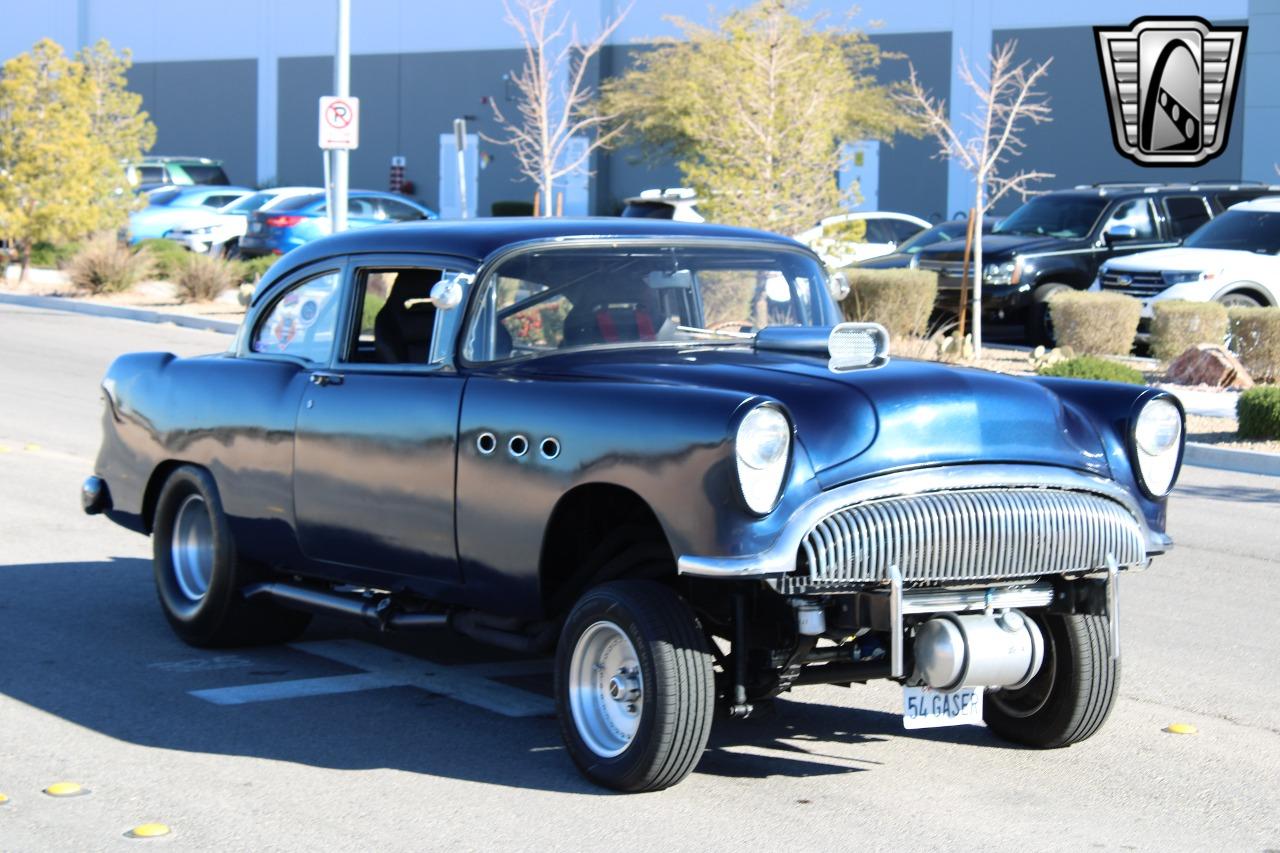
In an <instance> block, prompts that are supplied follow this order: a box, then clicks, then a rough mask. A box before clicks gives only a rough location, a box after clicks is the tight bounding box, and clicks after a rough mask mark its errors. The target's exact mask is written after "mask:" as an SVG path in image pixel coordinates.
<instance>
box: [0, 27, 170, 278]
mask: <svg viewBox="0 0 1280 853" xmlns="http://www.w3.org/2000/svg"><path fill="white" fill-rule="evenodd" d="M81 60H83V61H78V60H76V59H72V58H70V57H68V56H67V55H66V54H65V53H64V52H63V50H62V48H61V47H60V46H59V45H58V44H57V43H56V42H54V41H52V40H50V39H43V40H41V41H40V42H37V43H36V45H35V46H34V47H33V48H32V49H31V50H30V51H29V52H27V53H24V54H21V55H19V56H16V57H14V58H13V59H10V60H8V61H7V62H5V63H4V66H3V68H2V69H0V235H3V236H4V237H5V238H6V239H8V240H10V241H11V242H12V243H13V245H14V246H15V247H16V248H17V250H18V253H19V257H20V260H21V263H22V276H23V277H24V278H25V276H26V271H27V266H28V263H29V261H30V256H31V248H32V247H33V246H34V245H35V244H36V243H39V242H47V243H62V242H67V241H71V240H80V239H83V238H84V237H85V236H87V235H89V234H91V233H93V232H95V231H101V230H105V229H116V228H120V227H122V226H123V225H124V224H125V221H126V216H127V213H128V210H129V208H130V207H131V205H132V203H133V198H132V194H131V193H130V192H129V189H128V184H127V182H126V181H125V176H124V163H123V159H124V158H136V157H137V156H139V155H140V154H141V152H142V149H143V148H145V147H147V146H149V145H150V143H151V141H152V140H153V139H154V134H155V128H154V127H153V126H152V125H151V124H150V122H148V121H147V120H146V116H145V114H142V113H139V111H138V106H139V100H138V98H137V96H135V95H132V94H131V93H129V92H127V91H126V90H125V88H124V87H125V80H124V70H125V69H127V68H128V63H129V58H128V54H124V55H122V56H117V55H116V54H114V53H113V52H112V51H111V48H110V46H109V45H107V43H106V42H99V43H98V44H97V45H94V46H93V47H92V48H89V49H86V50H85V51H83V52H82V54H81Z"/></svg>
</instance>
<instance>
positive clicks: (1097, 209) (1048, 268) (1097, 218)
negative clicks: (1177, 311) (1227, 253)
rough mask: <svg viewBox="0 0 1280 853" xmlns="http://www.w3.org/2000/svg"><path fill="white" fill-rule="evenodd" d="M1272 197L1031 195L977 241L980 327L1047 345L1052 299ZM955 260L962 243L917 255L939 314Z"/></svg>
mask: <svg viewBox="0 0 1280 853" xmlns="http://www.w3.org/2000/svg"><path fill="white" fill-rule="evenodd" d="M1274 193H1280V186H1267V185H1264V184H1248V183H1232V184H1225V183H1223V184H1216V183H1204V184H1146V183H1137V184H1134V183H1107V184H1094V185H1093V186H1087V187H1086V186H1080V187H1076V188H1075V189H1071V190H1057V191H1055V192H1051V193H1046V194H1045V195H1041V196H1036V197H1035V198H1033V199H1031V200H1030V201H1028V202H1027V203H1025V204H1023V205H1022V206H1021V207H1019V208H1018V209H1017V210H1015V211H1014V212H1013V213H1011V214H1009V215H1008V216H1006V217H1005V218H1004V220H1003V221H1001V222H1000V224H999V225H997V226H996V227H995V228H993V229H992V231H991V233H990V234H989V235H986V236H984V237H983V238H982V266H983V269H982V313H983V318H984V320H987V321H989V322H991V323H995V324H1015V325H1016V326H1017V327H1018V328H1019V330H1020V331H1021V333H1022V335H1023V336H1024V337H1025V338H1026V339H1027V340H1028V341H1029V342H1030V343H1033V344H1046V345H1047V344H1051V343H1052V342H1053V329H1052V326H1051V325H1050V320H1049V306H1048V301H1049V297H1051V296H1052V295H1053V294H1055V293H1059V292H1061V291H1063V290H1067V289H1070V288H1074V289H1076V290H1084V289H1086V288H1088V287H1089V286H1090V284H1092V282H1093V280H1094V279H1095V278H1096V277H1097V274H1098V268H1099V267H1100V266H1101V265H1102V263H1103V262H1104V261H1107V260H1109V259H1111V258H1114V257H1118V256H1120V255H1129V254H1136V253H1137V252H1144V251H1149V250H1151V249H1161V248H1168V247H1170V246H1176V245H1177V244H1178V243H1180V242H1181V241H1182V239H1183V238H1184V237H1186V236H1187V235H1189V234H1190V233H1191V232H1193V231H1195V230H1196V229H1197V228H1199V227H1200V226H1201V225H1203V224H1204V223H1205V222H1207V221H1209V220H1210V219H1212V218H1213V217H1214V216H1217V215H1218V214H1220V213H1221V212H1222V211H1223V210H1225V209H1226V208H1228V207H1230V206H1231V205H1233V204H1235V203H1237V202H1240V201H1246V200H1248V199H1253V198H1257V197H1258V196H1262V195H1267V194H1274ZM963 258H964V241H963V240H959V241H952V242H949V243H939V244H938V245H936V246H931V247H929V248H927V249H925V250H924V251H923V252H921V253H920V256H919V266H920V268H921V269H931V270H935V271H936V272H937V273H938V306H939V308H940V309H942V310H944V311H955V310H956V309H957V308H958V307H959V305H958V303H959V295H960V273H961V266H962V264H963V262H964V261H963Z"/></svg>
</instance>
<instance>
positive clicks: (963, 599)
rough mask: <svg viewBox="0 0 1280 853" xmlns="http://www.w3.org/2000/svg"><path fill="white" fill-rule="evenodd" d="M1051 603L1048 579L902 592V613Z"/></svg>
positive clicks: (955, 610) (1039, 605)
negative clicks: (998, 585) (983, 586)
mask: <svg viewBox="0 0 1280 853" xmlns="http://www.w3.org/2000/svg"><path fill="white" fill-rule="evenodd" d="M1052 603H1053V584H1051V583H1049V582H1048V581H1036V582H1035V583H1033V584H1027V585H1025V586H1010V587H987V588H985V589H916V590H907V592H906V593H905V594H904V595H903V597H902V613H903V615H909V614H915V613H965V612H969V611H977V610H986V609H987V608H991V609H993V610H1005V609H1007V608H1019V609H1024V608H1030V607H1048V606H1049V605H1050V604H1052Z"/></svg>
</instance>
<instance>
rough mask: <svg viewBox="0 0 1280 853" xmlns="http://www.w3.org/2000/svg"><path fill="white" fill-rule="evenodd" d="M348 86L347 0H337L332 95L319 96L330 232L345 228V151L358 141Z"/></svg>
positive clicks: (355, 106)
mask: <svg viewBox="0 0 1280 853" xmlns="http://www.w3.org/2000/svg"><path fill="white" fill-rule="evenodd" d="M350 89H351V0H338V40H337V46H336V47H335V49H334V56H333V95H332V96H330V97H324V98H321V99H320V148H321V149H323V150H324V152H325V157H326V158H328V159H327V160H326V162H331V164H332V168H331V169H330V170H329V171H330V174H331V175H332V178H333V186H332V189H330V187H329V186H328V184H327V183H326V186H325V190H326V192H327V194H328V196H329V223H330V230H331V231H332V233H334V234H337V233H338V232H340V231H345V230H347V156H348V154H347V152H349V151H350V150H351V149H352V148H357V147H359V145H360V101H359V99H357V98H352V97H350V94H351V92H350Z"/></svg>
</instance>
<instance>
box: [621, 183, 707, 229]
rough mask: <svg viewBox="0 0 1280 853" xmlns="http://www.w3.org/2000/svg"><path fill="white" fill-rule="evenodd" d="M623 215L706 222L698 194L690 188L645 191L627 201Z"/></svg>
mask: <svg viewBox="0 0 1280 853" xmlns="http://www.w3.org/2000/svg"><path fill="white" fill-rule="evenodd" d="M622 215H623V216H625V217H627V218H632V217H639V218H641V219H674V220H675V221H676V222H706V219H705V218H704V217H703V215H702V214H701V213H699V212H698V194H697V193H696V192H695V191H693V190H691V189H689V188H688V187H673V188H671V189H665V190H645V191H644V192H642V193H640V195H638V196H633V197H632V198H629V199H627V200H626V202H625V203H624V205H623V208H622Z"/></svg>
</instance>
